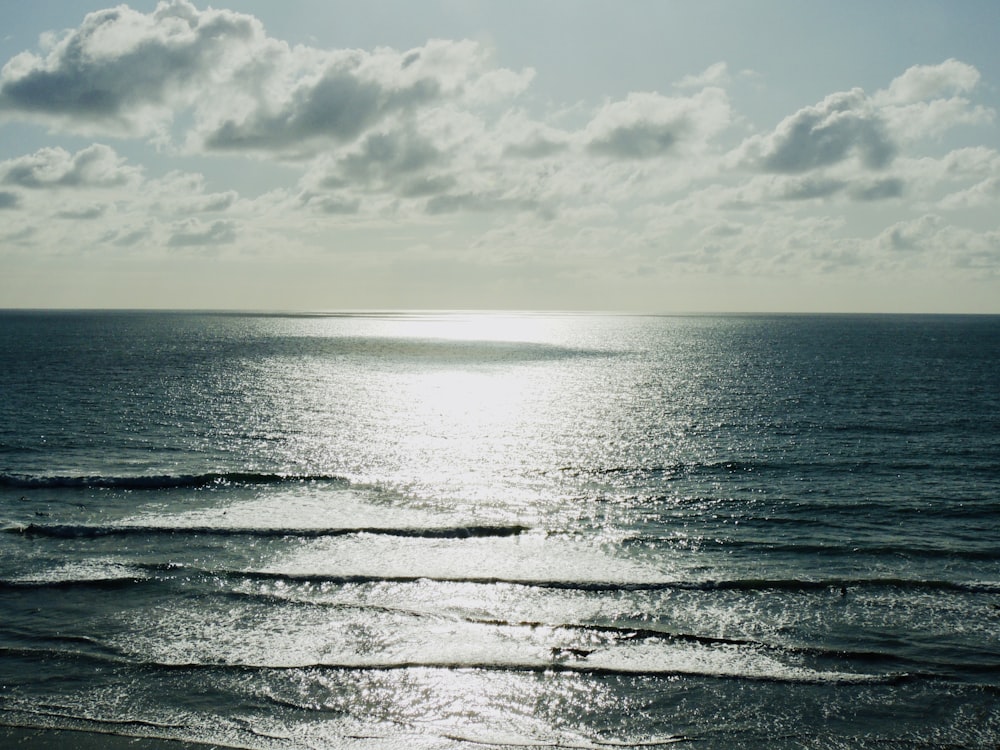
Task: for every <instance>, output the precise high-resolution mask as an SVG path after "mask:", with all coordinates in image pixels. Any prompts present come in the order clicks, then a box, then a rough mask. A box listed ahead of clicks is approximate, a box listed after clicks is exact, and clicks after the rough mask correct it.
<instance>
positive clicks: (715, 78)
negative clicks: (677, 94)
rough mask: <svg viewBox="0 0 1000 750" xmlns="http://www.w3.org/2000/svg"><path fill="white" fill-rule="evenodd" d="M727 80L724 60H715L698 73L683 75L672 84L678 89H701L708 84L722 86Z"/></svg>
mask: <svg viewBox="0 0 1000 750" xmlns="http://www.w3.org/2000/svg"><path fill="white" fill-rule="evenodd" d="M729 82H730V77H729V66H727V65H726V63H725V62H717V63H713V64H712V65H709V66H708V67H707V68H705V70H703V71H702V72H701V73H699V74H698V75H690V76H684V77H683V78H682V79H681V80H679V81H678V82H677V83H675V84H674V86H676V87H677V88H680V89H703V88H706V87H708V86H718V87H724V86H726V85H728V84H729Z"/></svg>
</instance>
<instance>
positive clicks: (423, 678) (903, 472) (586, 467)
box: [0, 312, 1000, 750]
mask: <svg viewBox="0 0 1000 750" xmlns="http://www.w3.org/2000/svg"><path fill="white" fill-rule="evenodd" d="M0 524H2V534H0V724H3V725H12V726H26V727H59V728H68V729H84V730H88V731H95V732H103V733H110V734H120V735H126V736H145V737H164V738H182V739H187V740H196V741H203V742H209V743H215V744H218V745H223V746H231V747H241V748H261V749H271V748H382V747H386V748H388V747H401V746H404V745H405V746H407V747H413V748H454V749H455V750H461V749H463V748H475V747H482V746H497V747H503V746H529V747H536V746H541V747H545V746H552V747H581V748H604V747H621V746H625V747H649V746H658V745H671V744H679V745H684V744H691V745H692V746H694V747H699V748H732V747H748V748H798V747H815V748H869V747H870V748H896V747H899V748H909V747H927V748H991V749H992V748H995V747H996V746H997V743H998V742H1000V318H997V317H930V316H929V317H919V316H901V317H880V316H812V317H800V316H750V317H721V316H717V317H625V316H593V315H549V314H520V315H488V314H468V315H464V314H456V313H451V314H429V313H423V314H416V313H413V314H378V315H376V314H344V315H311V316H292V315H287V316H275V315H271V316H263V315H220V314H189V313H54V312H52V313H44V312H6V313H0Z"/></svg>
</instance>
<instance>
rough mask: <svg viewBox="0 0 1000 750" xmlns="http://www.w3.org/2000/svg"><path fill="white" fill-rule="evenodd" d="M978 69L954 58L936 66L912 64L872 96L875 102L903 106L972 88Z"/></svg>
mask: <svg viewBox="0 0 1000 750" xmlns="http://www.w3.org/2000/svg"><path fill="white" fill-rule="evenodd" d="M979 78H980V75H979V71H978V70H976V69H975V68H974V67H973V66H972V65H969V64H967V63H963V62H959V61H958V60H955V59H950V60H945V61H944V62H943V63H941V64H940V65H914V66H913V67H911V68H908V69H907V70H906V72H904V73H903V74H902V75H901V76H899V77H898V78H895V79H893V81H892V83H890V84H889V88H887V89H885V90H884V91H879V92H878V93H876V94H875V96H874V99H875V101H876V102H878V103H879V104H890V105H906V104H915V103H917V102H924V101H927V100H929V99H940V98H942V97H945V96H947V95H949V94H952V95H953V94H958V93H966V92H969V91H972V89H974V88H975V87H976V85H977V84H978V83H979Z"/></svg>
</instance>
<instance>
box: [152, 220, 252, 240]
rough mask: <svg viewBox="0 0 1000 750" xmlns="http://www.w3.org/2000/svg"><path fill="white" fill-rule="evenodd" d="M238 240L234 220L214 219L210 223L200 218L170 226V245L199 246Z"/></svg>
mask: <svg viewBox="0 0 1000 750" xmlns="http://www.w3.org/2000/svg"><path fill="white" fill-rule="evenodd" d="M235 241H236V224H235V223H234V222H232V221H224V220H221V219H220V220H219V221H213V222H212V223H210V224H208V223H205V222H203V221H200V220H199V219H188V220H186V221H182V222H178V223H177V224H175V225H173V226H172V227H171V228H170V238H169V239H168V240H167V245H168V246H169V247H199V246H203V245H225V244H230V243H232V242H235Z"/></svg>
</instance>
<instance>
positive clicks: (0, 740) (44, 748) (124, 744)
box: [0, 727, 222, 750]
mask: <svg viewBox="0 0 1000 750" xmlns="http://www.w3.org/2000/svg"><path fill="white" fill-rule="evenodd" d="M0 747H3V748H5V749H6V748H18V749H19V750H222V746H220V745H199V744H195V743H192V742H179V741H174V740H157V739H146V738H141V737H121V736H118V735H112V734H100V733H97V732H77V731H69V730H62V729H24V728H20V727H0Z"/></svg>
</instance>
